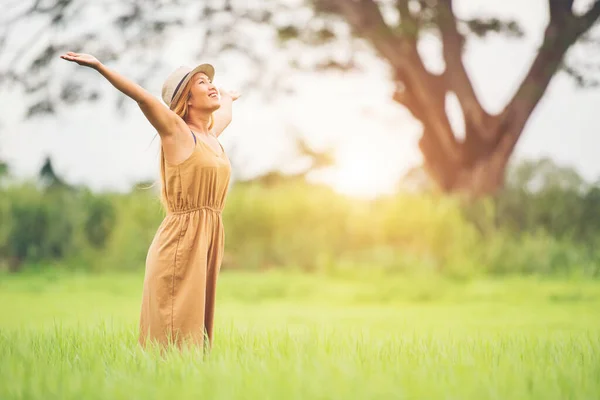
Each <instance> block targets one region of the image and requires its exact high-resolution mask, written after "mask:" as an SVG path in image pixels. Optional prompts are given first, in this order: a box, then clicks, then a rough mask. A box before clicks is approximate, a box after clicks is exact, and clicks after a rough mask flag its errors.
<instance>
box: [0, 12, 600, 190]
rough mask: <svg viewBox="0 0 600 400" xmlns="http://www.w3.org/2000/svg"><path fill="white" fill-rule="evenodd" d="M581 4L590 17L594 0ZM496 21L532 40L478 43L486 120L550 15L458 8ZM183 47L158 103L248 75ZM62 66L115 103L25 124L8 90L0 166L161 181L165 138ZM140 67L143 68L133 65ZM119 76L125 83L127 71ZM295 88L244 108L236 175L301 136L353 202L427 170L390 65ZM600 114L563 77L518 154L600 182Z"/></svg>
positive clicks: (473, 51)
mask: <svg viewBox="0 0 600 400" xmlns="http://www.w3.org/2000/svg"><path fill="white" fill-rule="evenodd" d="M575 3H576V7H580V8H581V9H584V8H585V6H586V4H589V1H586V0H581V1H577V0H576V2H575ZM525 4H526V5H525ZM488 11H494V12H495V13H497V14H498V13H499V14H500V15H502V16H506V17H513V18H516V19H517V20H518V21H520V22H521V23H522V25H523V27H524V28H525V32H526V38H525V39H523V40H519V41H515V40H507V39H504V38H500V37H492V38H490V39H486V40H484V41H479V40H476V41H470V42H469V44H468V48H467V52H466V54H465V56H464V60H465V65H466V68H467V71H468V72H469V74H470V76H471V78H472V81H473V84H474V86H475V90H476V93H477V95H478V97H479V99H480V100H481V102H482V104H483V106H484V108H485V109H486V110H488V111H489V112H497V111H499V110H500V109H501V108H502V107H503V106H504V105H505V104H506V102H507V101H508V99H509V98H510V97H511V96H512V94H513V93H514V91H515V89H516V87H517V85H518V84H519V82H520V81H521V79H522V77H523V75H524V73H525V72H526V70H527V69H528V67H529V65H530V64H531V62H532V60H533V58H534V57H535V51H536V47H537V46H538V45H539V44H540V42H541V40H542V37H543V31H544V26H545V24H546V22H547V18H548V16H547V10H546V8H545V0H528V1H527V2H523V1H521V0H494V1H486V2H485V3H484V2H481V1H477V0H462V1H458V2H457V9H456V12H457V14H458V15H459V16H461V17H467V16H469V15H481V14H483V15H486V13H487V14H488V15H489V12H488ZM100 23H101V22H100ZM31 24H32V25H33V24H35V21H31ZM23 29H27V24H25V25H24V26H23ZM188 36H192V35H188ZM177 37H178V38H179V39H173V42H172V43H169V44H168V46H167V48H168V50H167V51H166V53H165V55H164V59H165V60H167V62H166V64H167V66H166V68H167V70H165V71H156V74H155V76H154V77H153V78H154V79H153V80H152V82H151V83H149V86H148V87H147V89H148V90H149V91H150V92H151V93H153V94H154V95H156V96H157V97H160V85H161V84H162V79H164V77H166V73H168V72H169V70H168V69H169V68H171V69H174V68H176V67H177V66H179V65H185V64H187V65H192V64H195V63H198V62H204V61H209V62H212V63H214V65H215V67H216V69H217V75H216V76H215V83H216V84H217V85H221V86H224V87H227V88H233V89H235V86H236V84H237V83H238V82H240V79H242V76H243V65H241V64H239V63H238V62H237V61H236V60H231V59H226V58H224V57H222V58H217V59H211V60H203V59H195V58H192V57H190V56H189V54H190V53H189V51H188V50H187V49H188V46H192V45H193V43H189V42H186V41H184V40H181V39H180V38H181V36H177ZM256 40H257V45H260V40H259V39H256ZM265 40H266V39H265ZM420 51H421V52H422V54H424V55H425V57H426V65H427V67H429V68H431V69H432V70H436V69H439V68H440V62H439V57H438V54H439V53H438V51H439V48H437V45H436V42H435V41H433V40H425V41H423V43H422V45H421V48H420ZM572 56H577V57H579V59H587V58H589V57H591V55H590V54H588V53H583V52H582V51H581V49H580V48H576V49H574V50H573V52H572V53H570V54H569V57H572ZM596 59H598V58H597V57H596ZM63 63H66V62H64V61H62V60H60V61H59V62H57V63H55V65H53V71H55V73H56V76H57V77H58V76H64V75H61V74H70V73H75V72H76V73H78V74H80V76H82V77H83V78H84V79H86V80H88V81H90V82H91V81H93V80H95V81H97V82H96V83H95V84H96V85H97V86H98V87H100V88H102V90H103V92H105V93H106V94H107V96H106V97H105V98H104V100H103V101H102V102H100V103H92V104H80V105H77V106H73V107H69V108H68V109H63V110H61V112H59V113H58V114H57V115H55V116H53V117H50V118H44V119H41V120H32V121H23V119H22V115H23V112H24V109H25V108H24V104H25V103H24V100H23V97H22V96H21V95H20V93H19V92H18V91H17V92H15V91H13V92H7V91H4V92H0V103H1V104H2V105H3V106H2V108H1V109H0V123H1V125H0V126H1V128H0V129H1V130H0V143H1V145H2V147H1V148H0V158H2V159H4V160H6V161H8V162H9V165H10V167H11V170H12V173H13V174H14V175H16V176H17V177H24V178H26V177H33V176H35V174H36V173H37V172H38V170H39V168H40V167H41V163H42V162H43V160H44V157H45V156H47V155H50V156H51V157H52V159H53V163H54V166H55V168H56V170H57V173H58V174H60V175H61V176H62V177H63V178H64V179H66V180H67V181H68V182H70V183H73V184H85V185H88V186H90V187H91V188H92V189H95V190H105V189H110V190H127V189H128V188H129V187H130V186H131V185H132V184H133V183H134V182H136V181H140V180H154V179H157V176H158V175H157V172H158V143H159V142H158V138H155V137H154V136H155V131H154V130H153V129H152V127H151V125H150V124H149V123H148V122H147V121H146V120H145V118H144V116H143V114H142V113H141V112H140V111H139V110H138V109H137V108H136V106H135V104H133V102H130V104H129V105H128V107H127V108H126V112H125V113H124V114H123V115H121V114H119V113H117V112H116V111H115V107H114V101H115V98H116V96H119V94H118V93H115V90H114V89H113V88H112V87H111V86H110V84H108V83H107V82H104V81H103V80H102V79H103V78H102V77H101V76H100V75H99V74H97V73H96V72H95V71H92V70H85V71H80V70H77V68H79V69H81V68H82V67H78V66H76V65H75V64H69V65H67V64H63ZM240 65H241V67H240ZM135 67H136V65H135V64H134V63H133V62H132V63H131V64H129V66H128V68H135ZM120 72H123V73H124V74H126V73H127V69H126V68H124V69H123V70H121V71H120ZM289 81H290V82H292V84H293V85H294V87H295V89H296V91H295V93H294V94H293V95H290V96H280V97H278V98H277V99H276V101H274V102H271V103H267V102H265V101H263V100H262V99H261V98H260V97H259V96H256V95H253V94H252V93H244V94H243V95H242V97H241V98H240V99H239V100H238V101H236V103H235V104H234V118H233V121H232V123H231V125H230V126H229V127H228V128H227V130H226V131H225V133H224V134H223V135H222V136H221V141H222V143H223V146H224V147H225V149H226V151H227V152H228V154H229V156H230V158H231V160H232V163H234V164H235V168H236V174H237V175H239V176H242V175H243V176H245V177H250V176H252V175H254V174H257V173H261V172H263V171H265V170H268V169H272V168H282V169H284V170H293V169H294V168H298V167H301V166H302V165H301V164H297V163H293V162H291V161H290V160H294V156H293V152H292V149H293V147H292V145H291V141H290V135H289V133H290V132H291V131H298V132H301V133H302V135H303V136H304V137H305V138H306V139H307V141H308V142H309V143H310V144H312V145H313V146H314V147H315V148H317V149H319V148H326V147H333V148H334V149H335V153H336V157H337V159H338V166H337V167H336V168H334V169H332V170H330V171H327V172H325V173H322V174H320V175H318V176H317V177H316V179H319V180H323V181H325V182H328V183H330V184H332V186H334V187H335V188H336V189H337V190H339V191H340V192H344V193H348V194H355V195H376V194H381V193H386V192H389V191H390V190H392V188H393V186H394V184H395V182H396V181H397V179H398V178H399V176H400V175H401V174H402V173H403V172H405V171H406V170H407V169H409V168H410V167H411V166H413V165H416V164H418V163H419V162H420V159H421V156H420V154H419V151H418V147H417V142H418V139H419V134H420V130H419V125H418V124H417V123H416V122H415V121H414V120H413V119H412V118H411V117H410V115H409V114H408V113H407V112H406V110H404V109H402V107H400V106H398V105H397V104H395V103H394V102H393V101H392V100H391V95H392V92H393V87H392V83H391V82H390V81H389V79H387V75H386V69H385V65H383V64H382V63H380V62H374V63H373V64H372V66H371V67H370V68H369V69H368V70H367V71H366V72H364V73H360V74H356V73H355V74H346V75H340V74H333V73H328V74H317V73H313V74H304V75H300V74H298V75H294V76H293V77H291V78H290V79H289ZM598 104H600V90H599V89H591V90H590V89H588V90H581V89H578V88H577V87H576V86H575V85H574V83H573V81H572V79H571V78H569V77H567V76H566V75H564V74H560V75H558V76H556V77H555V78H554V80H553V81H552V82H551V84H550V87H549V88H548V90H547V92H546V95H545V97H544V98H543V99H542V101H541V102H540V103H539V105H538V107H537V108H536V110H535V111H534V113H533V115H532V117H531V118H530V120H529V123H528V125H527V126H526V128H525V132H524V134H523V137H522V138H521V140H520V141H519V143H518V145H517V148H516V151H515V156H516V157H517V158H521V157H533V158H537V157H546V156H549V157H552V158H553V159H554V160H556V162H558V163H560V164H564V165H570V166H573V167H575V168H577V170H578V171H579V172H580V173H581V174H582V175H583V176H584V178H586V179H589V180H595V179H596V178H598V177H600V160H599V157H598V156H597V149H598V148H600V135H598V134H599V133H600V123H599V122H598V118H597V116H596V114H597V112H598V111H597V110H598V106H597V105H598ZM450 109H451V110H452V107H451V108H450ZM453 115H454V114H453Z"/></svg>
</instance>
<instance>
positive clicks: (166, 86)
mask: <svg viewBox="0 0 600 400" xmlns="http://www.w3.org/2000/svg"><path fill="white" fill-rule="evenodd" d="M198 72H204V73H205V74H206V75H207V76H208V79H210V80H211V81H212V80H213V78H214V76H215V68H214V67H213V66H212V65H210V64H200V65H198V66H197V67H196V68H194V69H192V68H190V67H185V66H181V67H179V68H177V69H176V70H175V71H173V72H171V74H170V75H169V76H168V77H167V79H166V80H165V82H164V83H163V86H162V99H163V101H164V102H165V104H166V105H167V106H168V107H169V108H171V105H172V104H177V100H179V97H180V96H181V90H182V89H183V88H184V87H185V85H186V84H187V83H188V82H189V81H190V79H192V76H194V75H195V74H196V73H198Z"/></svg>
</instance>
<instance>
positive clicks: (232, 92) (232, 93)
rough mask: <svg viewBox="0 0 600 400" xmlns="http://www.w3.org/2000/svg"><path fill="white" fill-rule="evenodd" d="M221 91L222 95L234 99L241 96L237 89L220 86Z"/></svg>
mask: <svg viewBox="0 0 600 400" xmlns="http://www.w3.org/2000/svg"><path fill="white" fill-rule="evenodd" d="M219 93H220V94H221V97H230V98H231V100H232V101H235V100H237V99H239V97H240V96H241V95H240V94H239V93H238V92H236V91H235V90H226V89H223V88H219Z"/></svg>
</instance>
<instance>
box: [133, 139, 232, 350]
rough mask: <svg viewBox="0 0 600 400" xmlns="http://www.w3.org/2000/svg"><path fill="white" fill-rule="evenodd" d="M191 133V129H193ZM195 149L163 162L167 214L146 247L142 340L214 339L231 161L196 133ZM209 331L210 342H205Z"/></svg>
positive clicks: (197, 341) (196, 341)
mask: <svg viewBox="0 0 600 400" xmlns="http://www.w3.org/2000/svg"><path fill="white" fill-rule="evenodd" d="M192 134H193V133H192ZM194 140H195V141H196V145H195V148H194V152H193V153H192V155H191V156H190V157H189V158H188V159H187V160H186V161H184V162H183V163H181V164H179V165H177V166H171V165H168V164H165V185H166V186H165V187H166V191H167V193H166V198H167V215H166V216H165V218H164V220H163V221H162V223H161V225H160V226H159V228H158V230H157V232H156V235H155V236H154V239H153V241H152V243H151V245H150V248H149V250H148V255H147V259H146V271H145V277H144V284H143V295H142V305H141V315H140V323H139V328H140V334H139V343H140V344H141V345H142V346H144V345H145V344H146V343H147V341H153V342H157V343H158V344H168V343H169V342H171V343H173V344H175V345H177V346H181V344H182V343H183V341H185V342H191V344H193V345H200V346H203V345H204V344H208V345H209V346H210V345H211V344H212V339H213V321H214V311H215V295H216V285H217V277H218V274H219V269H220V266H221V260H222V259H223V248H224V230H223V221H222V218H221V212H222V210H223V206H224V204H225V198H226V196H227V190H228V187H229V180H230V176H231V164H230V162H229V159H228V157H227V155H226V154H225V150H224V149H223V146H221V152H219V153H217V152H216V151H215V150H213V148H212V147H210V146H209V145H208V144H207V143H205V142H203V141H202V140H201V139H200V138H197V137H196V136H194ZM205 335H206V336H207V337H208V340H209V343H204V339H205Z"/></svg>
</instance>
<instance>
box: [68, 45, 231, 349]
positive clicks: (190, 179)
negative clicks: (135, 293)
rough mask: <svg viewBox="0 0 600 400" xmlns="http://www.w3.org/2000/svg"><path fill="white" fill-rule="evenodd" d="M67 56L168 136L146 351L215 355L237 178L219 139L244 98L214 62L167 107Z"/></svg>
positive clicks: (173, 90)
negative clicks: (169, 348)
mask: <svg viewBox="0 0 600 400" xmlns="http://www.w3.org/2000/svg"><path fill="white" fill-rule="evenodd" d="M61 58H62V59H64V60H67V61H72V62H75V63H77V64H79V65H83V66H86V67H90V68H93V69H95V70H96V71H98V72H99V73H100V74H101V75H102V76H104V77H105V78H106V79H107V80H108V81H109V82H110V83H111V84H112V85H113V86H114V87H115V88H117V89H118V90H120V91H121V92H123V93H124V94H126V95H127V96H129V97H130V98H132V99H133V100H135V101H136V102H137V104H138V105H139V107H140V109H141V110H142V112H143V113H144V115H145V116H146V118H147V119H148V121H149V122H150V123H151V124H152V126H153V127H154V128H155V129H156V130H157V131H158V134H159V135H160V139H161V150H160V178H161V183H162V194H161V198H162V202H163V205H164V207H165V209H166V211H167V213H166V216H165V218H164V220H163V221H162V223H161V225H160V226H159V227H158V231H157V232H156V235H155V237H154V239H153V241H152V243H151V244H150V248H149V250H148V255H147V259H146V271H145V277H144V283H143V294H142V304H141V315H140V323H139V329H140V332H139V343H140V345H142V346H145V345H146V344H148V343H149V342H152V343H157V344H159V345H167V344H170V343H172V344H174V345H176V346H178V347H181V346H182V345H183V344H191V345H199V346H201V347H202V346H206V347H207V348H209V349H210V347H211V346H212V343H213V321H214V310H215V295H216V285H217V277H218V274H219V270H220V266H221V260H222V258H223V247H224V230H223V221H222V219H221V212H222V210H223V206H224V204H225V199H226V196H227V189H228V185H229V179H230V173H231V165H230V163H229V159H228V157H227V155H226V154H225V150H224V149H223V146H221V144H220V143H219V141H218V139H217V138H218V137H219V135H220V134H221V133H222V132H223V130H224V129H225V128H226V127H227V126H228V125H229V123H230V122H231V109H232V103H233V101H234V100H236V99H237V98H238V97H239V95H238V94H237V93H235V92H228V91H223V90H221V91H218V90H217V88H216V87H215V86H214V84H213V77H214V74H215V70H214V68H213V66H212V65H210V64H201V65H198V66H197V67H195V68H193V69H192V68H188V67H180V68H178V69H176V70H175V71H173V72H172V73H171V74H170V75H169V76H168V77H167V79H166V81H165V82H164V84H163V87H162V99H163V101H164V102H165V104H166V106H165V104H162V103H161V102H160V101H159V100H158V99H156V98H155V97H154V96H152V95H151V94H150V93H149V92H147V91H146V90H144V89H143V88H142V87H140V86H139V85H137V84H136V83H134V82H132V81H131V80H129V79H127V78H125V77H124V76H122V75H120V74H118V73H117V72H115V71H114V70H112V69H110V68H108V67H106V66H105V65H103V64H102V63H101V62H99V61H98V60H97V59H96V58H95V57H93V56H91V55H89V54H78V53H72V52H68V53H65V54H63V55H62V56H61ZM206 339H207V341H205V340H206Z"/></svg>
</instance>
